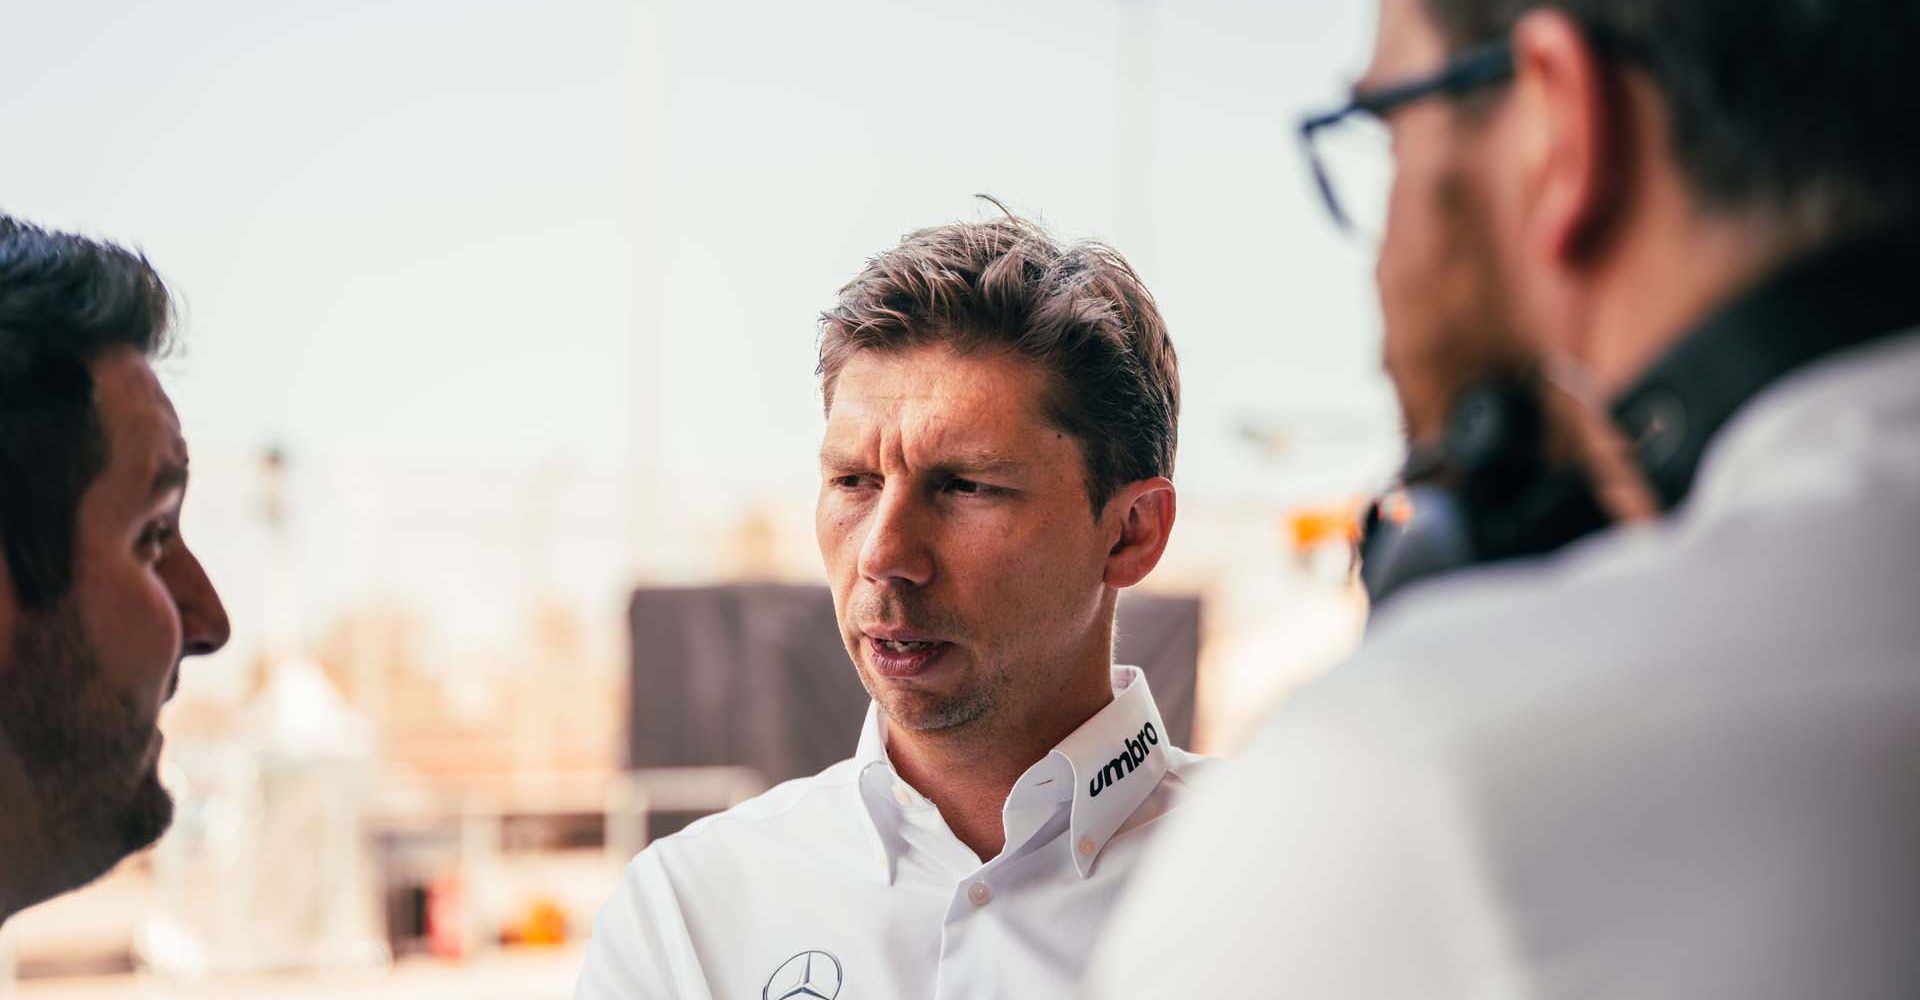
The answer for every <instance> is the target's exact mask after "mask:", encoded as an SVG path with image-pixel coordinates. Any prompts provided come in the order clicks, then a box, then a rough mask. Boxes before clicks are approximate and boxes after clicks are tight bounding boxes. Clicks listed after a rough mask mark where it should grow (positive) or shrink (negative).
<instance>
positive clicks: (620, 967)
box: [575, 667, 1204, 1000]
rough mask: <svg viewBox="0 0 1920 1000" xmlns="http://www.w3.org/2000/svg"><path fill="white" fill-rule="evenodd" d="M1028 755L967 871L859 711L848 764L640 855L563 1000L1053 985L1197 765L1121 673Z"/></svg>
mask: <svg viewBox="0 0 1920 1000" xmlns="http://www.w3.org/2000/svg"><path fill="white" fill-rule="evenodd" d="M1113 687H1114V700H1113V702H1112V703H1111V704H1109V705H1108V706H1107V707H1106V708H1104V709H1102V710H1101V711H1100V712H1099V713H1098V714H1096V715H1095V716H1094V717H1093V718H1091V719H1089V720H1087V722H1086V724H1084V725H1082V726H1081V727H1080V728H1079V729H1076V730H1074V732H1073V734H1072V735H1070V736H1068V737H1067V738H1066V739H1065V740H1062V741H1061V742H1060V745H1059V746H1057V747H1055V748H1054V749H1053V751H1052V752H1051V753H1049V754H1047V756H1046V757H1045V758H1043V759H1041V760H1040V761H1039V762H1038V763H1036V764H1034V765H1033V766H1032V767H1031V768H1028V769H1027V771H1026V773H1025V774H1023V775H1022V776H1021V777H1020V780H1019V781H1018V782H1016V783H1015V785H1014V787H1013V791H1012V792H1011V794H1009V795H1008V796H1007V802H1006V805H1005V807H1004V809H1003V811H1002V817H1003V821H1004V823H1005V830H1006V848H1005V849H1004V850H1003V851H1002V852H1001V853H1000V855H999V856H998V857H996V858H993V859H991V860H989V861H987V862H985V863H984V864H983V863H982V862H981V860H980V858H979V857H977V856H976V855H975V854H974V853H973V851H972V850H971V849H969V848H968V847H967V846H966V845H965V844H963V843H961V842H960V840H959V839H958V838H956V837H955V836H954V835H953V833H952V831H951V830H949V829H948V828H947V824H946V822H945V820H943V819H942V818H941V816H940V811H939V809H938V808H936V807H935V806H934V804H933V803H932V802H930V801H928V800H927V799H926V798H924V797H923V796H921V795H920V793H919V792H917V791H915V790H914V789H913V788H912V787H910V786H909V785H908V784H907V783H906V782H905V781H903V780H901V778H900V776H899V775H898V774H897V773H895V771H894V769H893V765H892V764H891V763H889V761H888V759H887V753H886V739H885V727H884V725H883V723H882V720H881V717H880V714H879V711H878V709H877V707H875V708H869V709H868V711H867V721H866V725H865V728H864V729H863V731H862V734H861V737H860V744H859V749H858V751H857V752H856V753H855V754H854V756H853V758H852V759H851V760H845V761H841V762H840V763H838V764H835V765H833V766H832V767H830V768H828V769H826V770H825V771H822V772H821V773H819V774H817V775H815V776H813V777H811V778H802V779H799V780H796V781H789V782H787V783H785V784H783V785H780V786H779V787H777V788H774V789H773V790H772V791H769V792H767V793H766V794H765V795H762V796H760V797H758V798H756V799H753V800H751V801H749V802H745V803H742V804H741V805H739V806H736V807H734V808H732V809H729V810H727V811H726V812H724V813H720V814H719V815H715V816H709V817H707V818H705V819H702V820H700V821H699V822H697V823H694V824H693V825H692V826H689V827H688V828H687V829H686V830H684V831H682V832H680V833H677V834H675V835H673V836H671V837H666V838H663V839H661V840H659V841H657V842H655V843H654V844H653V845H651V846H649V847H648V848H647V849H646V850H645V851H642V852H641V853H640V855H639V856H638V857H636V858H635V859H634V860H633V863H632V864H631V865H629V866H628V867H627V870H626V873H625V875H624V877H623V878H622V879H621V883H620V887H619V889H618V890H617V891H616V892H615V893H614V896H613V899H612V900H611V901H610V902H608V903H607V905H606V907H605V909H603V910H602V911H601V913H600V918H599V921H598V922H597V924H596V925H595V927H594V934H593V943H592V945H591V946H590V947H589V948H588V951H587V961H586V967H585V969H584V970H582V973H581V977H580V983H579V986H578V989H577V991H576V993H575V996H576V998H577V1000H666V998H676V1000H789V998H813V1000H903V998H921V997H924V998H929V1000H989V998H1019V1000H1043V998H1046V997H1068V996H1071V995H1072V992H1073V989H1074V986H1075V984H1076V983H1077V982H1078V981H1079V979H1080V976H1081V972H1082V970H1083V968H1084V966H1085V963H1086V960H1087V956H1088V953H1089V952H1090V951H1091V950H1092V947H1093V944H1094V941H1095V940H1096V938H1097V937H1098V936H1099V933H1100V931H1101V929H1102V927H1103V926H1104V925H1105V923H1106V919H1107V914H1108V913H1109V912H1110V910H1111V908H1112V906H1113V903H1114V901H1115V900H1116V899H1117V898H1118V896H1119V894H1120V892H1121V890H1122V889H1123V888H1124V887H1125V885H1126V883H1127V880H1128V877H1129V875H1130V874H1131V873H1132V871H1133V867H1134V864H1135V862H1136V861H1137V860H1138V859H1139V857H1140V852H1141V848H1142V846H1143V845H1144V843H1145V842H1146V840H1147V834H1148V833H1149V831H1150V830H1151V829H1152V828H1153V827H1154V826H1156V824H1155V822H1154V821H1155V820H1157V819H1159V818H1160V817H1161V816H1162V815H1164V814H1166V813H1167V812H1168V811H1169V810H1170V809H1171V808H1173V807H1174V806H1175V805H1176V804H1177V803H1178V801H1179V800H1181V799H1182V798H1183V797H1184V791H1185V782H1186V779H1187V778H1188V777H1190V775H1191V773H1192V769H1193V768H1194V767H1196V766H1198V765H1200V764H1201V763H1202V762H1203V761H1204V758H1201V757H1198V756H1196V755H1193V754H1189V753H1187V752H1185V751H1183V750H1179V749H1176V748H1175V747H1173V746H1172V744H1171V742H1170V741H1169V740H1168V738H1167V728H1166V725H1165V723H1163V722H1162V721H1161V719H1160V712H1159V709H1157V708H1156V707H1155V706H1154V703H1153V695H1152V694H1151V693H1150V692H1149V691H1148V690H1147V682H1146V678H1145V676H1144V675H1143V674H1142V673H1141V672H1140V671H1139V670H1138V669H1136V668H1134V667H1117V668H1115V669H1114V672H1113Z"/></svg>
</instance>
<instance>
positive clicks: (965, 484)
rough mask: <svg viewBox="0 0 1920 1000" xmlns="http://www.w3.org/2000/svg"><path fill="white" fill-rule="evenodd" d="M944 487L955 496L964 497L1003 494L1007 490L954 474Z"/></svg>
mask: <svg viewBox="0 0 1920 1000" xmlns="http://www.w3.org/2000/svg"><path fill="white" fill-rule="evenodd" d="M943 489H944V490H945V491H946V492H948V493H951V494H953V495H955V496H963V497H986V496H1002V495H1004V494H1006V492H1007V491H1006V490H1004V489H1001V488H1000V487H998V486H989V485H987V484H986V483H983V482H980V481H979V480H976V479H967V478H964V477H961V476H954V477H952V478H950V479H948V480H947V481H946V483H945V484H944V486H943Z"/></svg>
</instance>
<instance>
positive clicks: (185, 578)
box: [167, 545, 233, 656]
mask: <svg viewBox="0 0 1920 1000" xmlns="http://www.w3.org/2000/svg"><path fill="white" fill-rule="evenodd" d="M170 561H171V562H172V563H173V566H171V567H170V568H171V570H172V572H170V573H169V574H167V586H168V588H169V589H171V590H172V591H173V600H174V604H175V606H177V607H178V608H179V609H180V633H181V642H182V648H181V655H183V656H205V655H207V654H208V653H213V652H217V651H219V649H220V647H222V646H225V645H226V644H227V640H228V639H230V638H232V636H233V625H232V623H230V622H228V621H227V608H226V605H224V604H222V603H221V602H220V593H219V592H218V591H216V590H215V589H214V588H213V581H212V580H211V579H209V578H208V577H207V571H206V570H205V569H204V568H202V567H201V565H200V560H199V559H198V558H196V557H195V556H194V554H193V553H192V552H191V551H189V550H188V549H187V548H186V546H185V545H182V546H180V547H179V548H178V549H177V550H175V552H174V558H173V559H172V560H170Z"/></svg>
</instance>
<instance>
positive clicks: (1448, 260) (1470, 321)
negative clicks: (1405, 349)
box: [1396, 171, 1537, 445]
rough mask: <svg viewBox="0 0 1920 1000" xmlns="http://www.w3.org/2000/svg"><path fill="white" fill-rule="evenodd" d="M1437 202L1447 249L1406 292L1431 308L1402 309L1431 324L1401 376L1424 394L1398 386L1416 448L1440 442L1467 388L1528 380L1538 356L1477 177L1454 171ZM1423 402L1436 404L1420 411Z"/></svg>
mask: <svg viewBox="0 0 1920 1000" xmlns="http://www.w3.org/2000/svg"><path fill="white" fill-rule="evenodd" d="M1435 197H1436V201H1437V204H1436V206H1435V209H1436V210H1435V219H1436V221H1437V226H1438V233H1437V234H1435V235H1443V236H1444V239H1445V250H1444V252H1441V251H1440V250H1439V249H1438V248H1436V247H1435V246H1433V245H1431V244H1430V245H1429V246H1428V247H1426V248H1425V249H1426V251H1427V252H1428V253H1429V254H1430V255H1431V256H1430V258H1429V260H1428V268H1427V273H1426V275H1425V277H1424V280H1423V281H1422V282H1421V285H1422V287H1421V288H1419V289H1413V290H1411V291H1412V295H1411V296H1409V295H1407V294H1405V293H1403V298H1412V297H1414V296H1417V298H1418V299H1420V300H1424V302H1422V301H1404V302H1402V303H1401V308H1402V309H1403V310H1406V311H1409V312H1423V313H1425V314H1426V317H1425V318H1412V319H1410V320H1409V319H1406V318H1403V321H1410V322H1414V323H1421V324H1426V325H1429V326H1430V329H1429V330H1428V331H1427V333H1426V334H1425V339H1426V344H1425V346H1424V348H1423V349H1422V350H1421V351H1420V353H1419V354H1418V355H1417V363H1416V366H1415V368H1414V370H1412V371H1410V372H1406V373H1402V374H1401V375H1400V377H1402V378H1410V379H1419V380H1420V381H1421V382H1422V383H1423V385H1422V386H1421V387H1420V389H1419V390H1414V389H1413V388H1411V387H1409V386H1407V385H1397V386H1396V388H1397V389H1398V390H1399V396H1400V400H1401V406H1402V411H1403V415H1404V417H1405V426H1404V429H1405V433H1406V437H1407V442H1408V444H1410V445H1421V444H1427V443H1431V442H1433V441H1435V440H1437V439H1438V438H1439V437H1440V436H1441V435H1442V433H1443V432H1444V428H1445V425H1446V420H1447V416H1448V414H1449V413H1450V412H1451V410H1452V407H1453V405H1454V403H1455V402H1456V401H1457V400H1458V399H1459V397H1460V396H1461V394H1462V393H1464V392H1465V391H1466V390H1467V389H1469V388H1471V387H1473V386H1475V385H1477V384H1479V383H1481V382H1483V381H1486V380H1488V379H1490V378H1495V377H1507V378H1510V377H1524V376H1525V375H1526V374H1527V373H1529V372H1531V371H1532V370H1533V369H1534V367H1535V366H1536V357H1537V354H1536V350H1535V349H1534V347H1533V346H1532V345H1531V344H1530V343H1529V342H1528V341H1527V339H1526V338H1525V337H1524V336H1523V335H1522V333H1521V331H1520V329H1519V324H1518V322H1517V321H1516V310H1515V307H1514V303H1513V301H1512V297H1511V294H1510V292H1511V287H1510V282H1508V280H1507V277H1506V270H1505V268H1503V267H1502V266H1501V263H1500V258H1499V255H1498V253H1497V252H1496V249H1495V246H1494V243H1493V237H1492V233H1491V220H1492V211H1491V206H1490V204H1489V199H1488V198H1487V193H1486V192H1485V191H1483V190H1482V189H1481V187H1480V185H1479V184H1478V183H1477V182H1476V180H1475V179H1474V178H1472V177H1471V176H1469V175H1467V174H1466V173H1464V172H1460V171H1455V172H1452V173H1450V174H1448V175H1447V176H1446V177H1444V178H1442V179H1441V181H1440V182H1439V183H1438V185H1437V186H1436V191H1435ZM1435 258H1438V259H1435ZM1416 399H1423V400H1430V401H1432V403H1433V404H1434V405H1430V406H1416V405H1413V403H1412V401H1413V400H1416Z"/></svg>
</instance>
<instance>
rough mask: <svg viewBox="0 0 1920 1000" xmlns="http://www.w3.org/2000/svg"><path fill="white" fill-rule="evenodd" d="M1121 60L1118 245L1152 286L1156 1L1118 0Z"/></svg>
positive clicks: (1117, 143)
mask: <svg viewBox="0 0 1920 1000" xmlns="http://www.w3.org/2000/svg"><path fill="white" fill-rule="evenodd" d="M1114 7H1115V11H1114V13H1115V18H1116V21H1117V28H1118V30H1117V31H1116V32H1115V34H1116V36H1117V37H1118V39H1119V48H1120V52H1119V59H1118V60H1117V62H1116V66H1117V79H1116V80H1115V86H1114V94H1115V98H1116V100H1117V107H1116V115H1115V136H1114V198H1115V201H1116V204H1115V206H1114V209H1115V210H1114V218H1115V219H1116V220H1118V226H1119V231H1118V232H1117V233H1115V235H1114V243H1115V245H1116V246H1117V247H1118V249H1119V250H1120V252H1121V253H1123V254H1125V255H1126V256H1127V259H1128V260H1129V261H1131V262H1133V265H1134V266H1135V267H1136V268H1138V269H1139V270H1140V271H1141V272H1142V274H1143V275H1145V276H1146V277H1147V279H1148V280H1149V281H1151V280H1152V273H1153V270H1154V267H1153V265H1154V263H1155V261H1154V235H1155V234H1154V225H1153V173H1154V169H1153V167H1154V163H1153V161H1154V152H1153V151H1154V104H1155V96H1154V95H1155V89H1154V49H1155V41H1156V37H1155V36H1156V34H1157V32H1158V30H1159V23H1158V21H1159V10H1160V4H1159V2H1158V0H1114Z"/></svg>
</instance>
